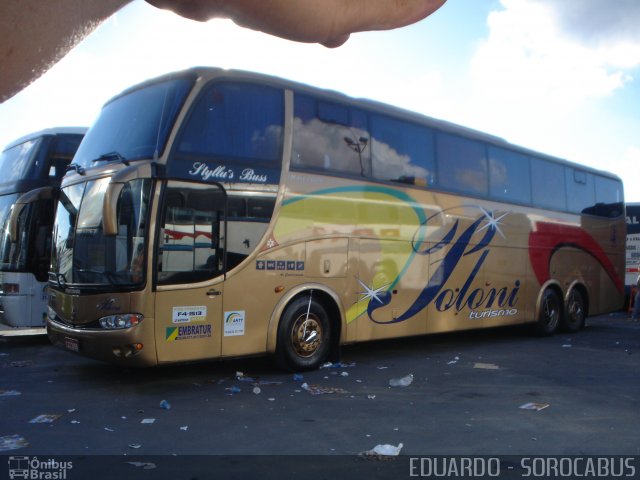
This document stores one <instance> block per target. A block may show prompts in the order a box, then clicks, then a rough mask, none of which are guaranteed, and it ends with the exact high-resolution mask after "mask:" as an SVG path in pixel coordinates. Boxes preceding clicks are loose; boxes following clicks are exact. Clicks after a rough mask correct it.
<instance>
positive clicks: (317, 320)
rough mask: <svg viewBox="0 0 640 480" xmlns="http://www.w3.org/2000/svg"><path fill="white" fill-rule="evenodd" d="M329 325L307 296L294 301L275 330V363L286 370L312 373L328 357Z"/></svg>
mask: <svg viewBox="0 0 640 480" xmlns="http://www.w3.org/2000/svg"><path fill="white" fill-rule="evenodd" d="M330 339H331V323H330V322H329V316H328V315H327V312H326V310H325V308H324V306H323V305H322V304H321V303H320V302H318V301H316V300H313V299H312V298H311V297H310V296H302V297H299V298H297V299H295V300H294V301H293V302H291V304H289V305H288V306H287V308H286V309H285V311H284V313H283V315H282V318H281V320H280V325H279V327H278V342H277V346H276V361H277V362H278V365H279V366H280V367H281V368H283V369H285V370H289V371H294V372H295V371H304V370H315V369H316V368H318V367H319V366H320V365H321V364H322V363H323V362H324V361H325V360H326V358H327V356H328V355H329V350H330V347H331V345H330V343H331V340H330Z"/></svg>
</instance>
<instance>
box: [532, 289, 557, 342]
mask: <svg viewBox="0 0 640 480" xmlns="http://www.w3.org/2000/svg"><path fill="white" fill-rule="evenodd" d="M561 317H562V300H561V299H560V296H559V295H558V294H557V293H556V291H555V290H552V289H551V288H547V289H546V290H545V291H544V293H543V294H542V301H541V302H540V313H539V314H538V322H537V323H536V327H535V333H536V334H537V335H540V336H542V337H546V336H549V335H553V334H554V333H555V332H556V330H557V329H558V326H559V325H560V319H561Z"/></svg>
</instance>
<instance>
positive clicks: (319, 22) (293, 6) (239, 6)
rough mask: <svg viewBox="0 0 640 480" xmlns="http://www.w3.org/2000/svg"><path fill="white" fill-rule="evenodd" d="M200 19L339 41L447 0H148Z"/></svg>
mask: <svg viewBox="0 0 640 480" xmlns="http://www.w3.org/2000/svg"><path fill="white" fill-rule="evenodd" d="M146 1H147V2H148V3H150V4H151V5H154V6H156V7H158V8H163V9H168V10H171V11H173V12H175V13H177V14H178V15H181V16H183V17H186V18H190V19H192V20H198V21H206V20H209V19H211V18H216V17H219V18H230V19H232V20H233V21H234V22H235V23H237V24H238V25H240V26H243V27H248V28H251V29H253V30H258V31H261V32H265V33H269V34H271V35H275V36H278V37H282V38H286V39H289V40H295V41H298V42H308V43H320V44H322V45H324V46H326V47H338V46H340V45H342V44H343V43H344V42H346V41H347V39H348V38H349V35H350V34H351V33H354V32H362V31H366V30H389V29H392V28H398V27H403V26H406V25H410V24H412V23H415V22H417V21H419V20H422V19H423V18H425V17H427V16H429V15H430V14H431V13H433V12H434V11H436V10H437V9H438V8H440V7H441V6H442V5H443V4H444V3H445V1H446V0H304V1H300V0H146Z"/></svg>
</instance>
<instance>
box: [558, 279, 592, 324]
mask: <svg viewBox="0 0 640 480" xmlns="http://www.w3.org/2000/svg"><path fill="white" fill-rule="evenodd" d="M586 316H587V312H586V309H585V307H584V300H583V298H582V294H581V293H580V292H579V291H578V290H576V289H575V288H574V289H573V290H571V294H570V295H569V300H568V302H567V313H566V314H565V315H564V316H563V317H562V319H561V320H560V328H561V329H562V331H564V332H577V331H578V330H580V329H581V328H582V327H583V326H584V320H585V317H586Z"/></svg>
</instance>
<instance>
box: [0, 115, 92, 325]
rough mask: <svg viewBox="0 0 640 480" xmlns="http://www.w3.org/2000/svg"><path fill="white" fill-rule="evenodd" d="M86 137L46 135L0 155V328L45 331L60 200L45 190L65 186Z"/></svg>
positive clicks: (54, 131)
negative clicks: (54, 229) (69, 170)
mask: <svg viewBox="0 0 640 480" xmlns="http://www.w3.org/2000/svg"><path fill="white" fill-rule="evenodd" d="M85 132H86V128H79V127H60V128H51V129H47V130H42V131H39V132H36V133H32V134H30V135H27V136H24V137H22V138H20V139H18V140H16V141H14V142H12V143H10V144H9V145H7V147H6V148H5V149H4V151H3V152H2V155H1V156H0V172H2V177H1V178H0V182H1V183H0V227H2V230H1V232H2V233H1V234H0V323H3V324H4V325H7V326H10V327H24V328H36V327H44V326H45V323H46V310H47V303H46V300H47V295H46V288H47V279H48V273H47V272H48V268H49V261H50V256H51V229H52V226H53V214H54V211H55V201H54V199H53V196H52V195H51V190H48V189H47V190H44V191H43V190H42V188H43V187H57V186H59V185H60V182H61V180H62V177H63V176H64V174H65V171H66V169H67V166H68V165H69V163H71V160H72V158H73V155H74V154H75V152H76V150H77V149H78V146H79V145H80V142H81V141H82V138H83V136H84V133H85ZM16 209H17V210H16ZM12 210H14V215H13V216H12V215H11V213H12ZM18 210H19V211H18ZM12 217H13V218H14V222H13V225H12V224H11V220H10V219H11V218H12Z"/></svg>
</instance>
